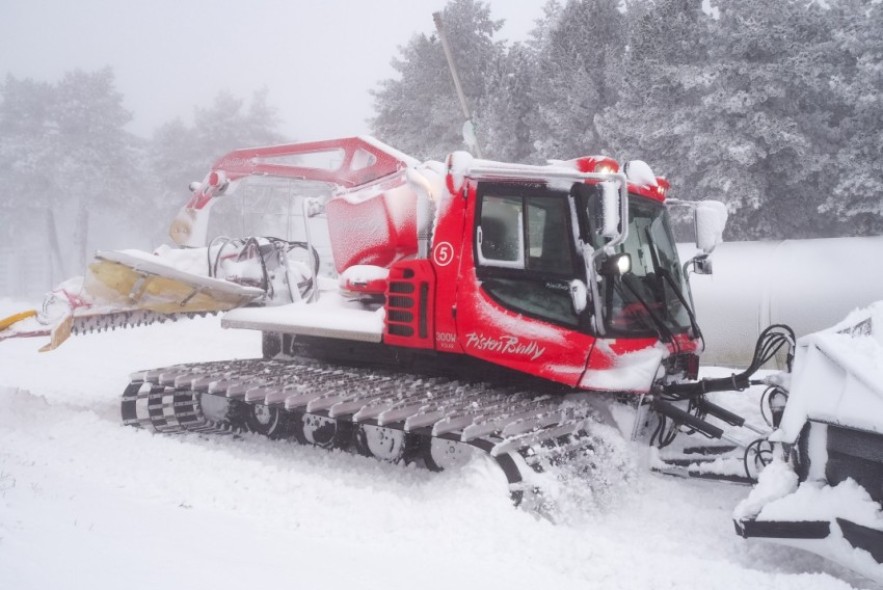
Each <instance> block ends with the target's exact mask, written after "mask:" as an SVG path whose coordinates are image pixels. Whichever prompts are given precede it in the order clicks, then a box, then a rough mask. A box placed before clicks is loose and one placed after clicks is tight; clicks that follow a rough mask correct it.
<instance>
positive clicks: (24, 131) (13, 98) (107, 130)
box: [0, 68, 137, 281]
mask: <svg viewBox="0 0 883 590" xmlns="http://www.w3.org/2000/svg"><path fill="white" fill-rule="evenodd" d="M0 96H2V102H0V161H2V162H0V182H2V184H3V185H4V187H6V190H7V197H6V198H5V199H3V201H4V203H5V207H6V208H7V211H5V212H4V213H5V215H4V221H6V222H7V223H9V225H10V226H11V227H12V228H18V230H20V231H23V232H27V234H28V235H29V236H30V238H31V239H33V236H34V235H45V236H47V240H48V243H47V244H46V246H48V247H47V248H46V250H47V251H48V252H50V253H51V267H52V269H53V270H52V272H51V275H52V277H51V280H53V281H55V280H60V279H61V278H62V277H65V276H66V275H67V274H68V270H69V269H77V270H79V269H82V268H83V267H84V265H85V262H86V259H87V256H88V250H87V244H88V240H89V234H90V219H91V218H92V215H93V212H95V211H119V212H121V211H122V210H123V209H124V207H125V205H126V204H127V202H126V200H125V198H124V196H123V189H124V187H127V186H137V183H133V182H132V178H131V173H132V171H133V170H134V169H135V168H136V167H135V165H134V155H135V152H134V149H135V145H136V143H137V141H136V139H135V138H134V137H133V136H131V135H130V134H129V133H128V132H127V131H126V130H125V125H126V124H127V123H128V121H129V119H130V118H131V115H130V113H129V112H128V111H126V109H125V108H123V105H122V95H121V94H120V93H119V92H117V91H116V88H115V80H114V75H113V72H112V70H111V69H110V68H105V69H103V70H99V71H97V72H83V71H73V72H69V73H67V74H65V75H64V76H63V78H62V79H61V80H60V81H58V82H57V83H54V84H50V83H45V82H35V81H33V80H28V79H24V80H22V79H17V78H15V77H13V76H7V78H6V80H5V82H4V83H3V85H2V86H0ZM37 216H39V217H42V218H43V219H45V225H43V227H41V228H39V231H37V228H36V227H35V226H34V223H33V220H34V218H35V217H37ZM21 228H27V229H21ZM63 231H68V232H70V231H72V233H73V235H72V237H73V240H74V242H75V248H73V249H71V250H72V251H73V252H74V253H75V255H74V257H72V258H70V257H67V256H65V255H64V254H63V252H62V249H61V247H60V239H59V233H60V232H63ZM11 233H12V232H11Z"/></svg>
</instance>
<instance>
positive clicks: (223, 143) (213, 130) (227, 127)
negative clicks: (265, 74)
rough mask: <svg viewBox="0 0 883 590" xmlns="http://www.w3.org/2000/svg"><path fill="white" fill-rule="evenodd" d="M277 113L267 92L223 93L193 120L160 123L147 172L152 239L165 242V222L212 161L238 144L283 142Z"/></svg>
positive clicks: (237, 146) (169, 219)
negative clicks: (151, 192) (248, 97)
mask: <svg viewBox="0 0 883 590" xmlns="http://www.w3.org/2000/svg"><path fill="white" fill-rule="evenodd" d="M277 127H278V116H277V113H276V109H275V108H273V107H272V106H270V104H269V103H268V100H267V92H266V90H262V91H259V92H255V93H254V94H253V95H252V98H251V102H250V104H249V105H248V106H247V107H246V103H245V100H243V99H241V98H237V97H235V96H233V95H232V94H230V93H229V92H220V93H219V94H218V95H217V96H216V97H215V99H214V101H213V102H212V105H211V106H210V107H197V108H195V109H194V117H193V124H192V125H189V126H188V125H187V124H185V123H184V122H183V121H182V120H181V119H174V120H172V121H170V122H168V123H166V124H164V125H162V126H160V127H159V128H158V129H157V130H156V131H155V132H154V135H153V138H152V140H151V142H150V145H149V148H148V153H147V155H146V159H147V170H148V171H149V174H150V176H151V178H152V179H153V181H152V185H153V186H154V187H155V188H154V190H155V196H154V204H155V207H154V211H155V214H156V215H157V217H156V219H155V220H154V221H153V223H154V227H156V228H157V229H156V230H155V231H154V232H153V239H154V240H160V241H162V240H165V239H166V234H165V230H166V227H167V224H168V223H169V222H170V221H171V220H172V219H173V218H174V215H175V213H176V212H177V211H178V209H179V208H180V207H181V206H182V205H184V203H185V202H186V201H187V187H188V185H189V184H190V183H191V182H193V181H199V180H202V178H203V176H204V175H205V174H206V172H208V170H209V168H210V167H211V165H212V163H214V162H215V160H217V159H218V158H220V157H221V156H223V155H224V154H226V153H228V152H230V151H232V150H234V149H239V148H245V147H254V146H262V145H272V144H276V143H282V142H283V141H284V140H285V138H284V137H282V136H281V135H280V134H279V133H278V132H277V131H276V129H277Z"/></svg>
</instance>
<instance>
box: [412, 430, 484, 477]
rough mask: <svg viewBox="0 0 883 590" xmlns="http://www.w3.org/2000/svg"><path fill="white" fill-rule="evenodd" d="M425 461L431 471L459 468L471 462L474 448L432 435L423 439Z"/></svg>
mask: <svg viewBox="0 0 883 590" xmlns="http://www.w3.org/2000/svg"><path fill="white" fill-rule="evenodd" d="M422 454H423V461H424V462H425V463H426V467H428V468H429V470H430V471H444V470H445V469H457V468H460V467H462V466H463V465H465V464H466V463H468V462H469V460H470V459H471V458H472V455H473V448H472V447H470V446H469V445H466V444H463V443H460V442H457V441H454V440H447V439H444V438H436V437H430V438H428V439H425V440H424V441H423V445H422Z"/></svg>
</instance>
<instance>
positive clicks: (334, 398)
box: [121, 359, 594, 504]
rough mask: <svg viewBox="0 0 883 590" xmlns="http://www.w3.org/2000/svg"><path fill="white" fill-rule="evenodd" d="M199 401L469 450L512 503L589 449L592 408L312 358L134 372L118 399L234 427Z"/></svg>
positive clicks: (163, 425) (127, 417) (138, 415)
mask: <svg viewBox="0 0 883 590" xmlns="http://www.w3.org/2000/svg"><path fill="white" fill-rule="evenodd" d="M204 395H213V396H219V397H223V398H227V399H230V400H237V401H238V402H241V403H240V405H244V406H245V407H248V405H259V404H263V405H265V406H268V407H269V408H271V409H274V410H276V411H284V412H286V413H287V414H289V415H292V414H293V415H294V417H295V418H296V419H300V418H301V417H302V416H304V415H307V414H313V415H316V416H322V417H325V418H333V419H334V420H336V421H337V422H338V424H339V425H340V424H346V423H349V424H350V425H363V424H364V425H372V426H379V427H382V428H388V429H390V430H396V431H401V432H405V433H408V434H409V435H411V436H412V437H413V436H417V437H421V438H422V439H423V441H422V442H423V444H426V443H427V442H428V440H429V439H431V438H432V437H436V438H442V439H446V440H449V441H457V442H460V443H462V444H466V445H469V446H471V447H473V448H475V449H478V450H479V451H480V452H482V453H484V454H486V455H488V456H489V457H492V458H493V460H494V461H496V463H497V465H498V466H499V467H500V468H501V470H502V471H503V473H504V474H505V475H506V478H507V480H508V482H509V489H510V493H511V495H512V499H513V501H514V502H515V503H516V504H518V503H520V502H521V501H522V500H523V499H524V497H525V493H528V494H536V493H538V492H539V490H536V489H533V488H532V484H531V483H530V482H529V480H530V479H531V478H530V475H529V474H530V473H531V472H534V473H535V472H539V471H542V470H544V469H547V468H548V467H549V466H550V465H555V464H556V463H558V462H560V461H563V460H572V459H574V458H577V457H579V456H589V455H592V454H593V453H594V449H593V446H592V443H591V440H590V437H589V436H586V429H587V426H588V424H589V422H590V420H591V418H592V417H591V415H590V410H589V408H588V407H587V406H586V405H585V404H580V403H574V402H569V401H567V400H565V398H564V397H563V396H561V395H549V394H545V395H538V394H536V393H533V392H531V391H527V390H524V389H522V388H519V387H518V386H517V385H504V384H499V385H489V384H484V383H470V382H462V381H457V380H454V379H447V378H441V377H425V376H417V375H411V374H408V373H398V372H392V371H383V370H377V369H367V368H357V367H350V366H345V365H329V364H328V363H318V362H316V361H312V360H308V359H291V360H284V361H280V360H262V359H249V360H234V361H221V362H210V363H199V364H184V365H175V366H171V367H166V368H162V369H155V370H150V371H144V372H140V373H136V374H133V375H132V382H131V383H130V385H129V386H128V387H127V388H126V391H125V393H124V394H123V399H122V405H121V411H122V418H123V421H124V423H125V424H127V425H134V426H141V427H147V428H151V429H153V430H155V431H157V432H163V433H171V432H184V431H197V432H226V431H230V430H232V429H236V428H237V425H236V424H235V423H231V422H229V421H226V420H219V421H212V420H210V419H209V418H208V417H207V416H206V414H205V413H203V411H202V407H201V399H202V396H204ZM234 422H235V421H234ZM577 460H578V459H577Z"/></svg>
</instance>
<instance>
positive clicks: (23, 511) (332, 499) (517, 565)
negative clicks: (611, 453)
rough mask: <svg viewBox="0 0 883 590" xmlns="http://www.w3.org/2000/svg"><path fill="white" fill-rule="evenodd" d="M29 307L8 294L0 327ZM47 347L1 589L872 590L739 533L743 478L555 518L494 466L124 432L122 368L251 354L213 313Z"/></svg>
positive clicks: (4, 397)
mask: <svg viewBox="0 0 883 590" xmlns="http://www.w3.org/2000/svg"><path fill="white" fill-rule="evenodd" d="M20 309H21V305H20V304H16V303H13V302H11V301H8V300H0V317H3V316H5V315H7V314H9V313H12V312H14V311H19V310H20ZM40 344H41V343H40V342H37V341H35V340H19V341H7V342H2V343H0V588H4V589H5V588H9V589H19V590H25V589H41V590H42V589H45V588H53V589H64V588H90V590H100V589H105V588H107V589H111V588H113V589H116V588H119V587H126V588H133V589H139V588H151V587H172V588H185V587H186V588H194V589H199V588H214V589H219V588H220V589H223V588H231V589H232V588H236V589H240V588H243V587H251V586H252V585H254V586H255V587H267V585H272V586H273V587H291V588H303V587H316V588H347V587H358V588H368V589H370V588H382V589H384V590H391V589H395V588H421V589H427V588H429V589H433V588H439V589H441V588H445V589H447V588H451V587H455V588H510V589H520V588H531V589H533V588H551V587H554V588H562V589H564V588H598V589H614V588H622V589H628V590H633V589H643V588H672V589H681V588H683V589H687V588H690V589H693V588H703V589H705V590H707V589H715V588H721V589H731V588H749V587H750V588H752V589H753V590H760V589H764V588H770V589H772V588H775V589H776V590H785V589H789V588H794V589H800V590H817V589H819V590H820V589H830V588H836V589H845V588H850V587H857V588H875V587H876V586H874V585H873V583H871V582H869V581H867V580H865V579H863V578H860V577H858V576H856V575H854V574H852V573H850V572H849V571H847V570H844V569H842V568H840V567H839V566H836V565H834V564H832V563H829V562H826V561H824V560H822V559H821V558H819V557H816V556H814V555H811V554H808V553H803V552H800V551H797V550H793V549H788V548H785V547H781V546H777V545H769V544H763V543H759V542H746V541H743V540H742V539H740V538H738V537H737V536H736V535H735V534H734V532H733V525H732V522H731V516H732V511H733V509H734V507H735V506H736V505H737V504H738V502H739V501H740V500H741V499H742V498H744V497H745V496H746V495H747V494H748V488H747V487H742V486H735V485H727V484H720V483H713V482H704V481H696V480H689V481H686V480H681V479H675V478H669V477H665V476H660V475H657V474H653V473H650V472H648V471H645V470H639V473H638V474H637V475H636V476H635V477H633V478H632V480H631V481H630V482H629V484H628V485H621V486H619V487H618V488H616V489H614V490H613V492H615V493H612V494H609V496H607V497H605V499H604V501H599V502H592V501H590V498H588V497H585V498H584V499H585V504H584V505H575V506H569V507H566V512H564V513H563V516H564V517H566V518H565V520H566V522H563V523H558V524H552V523H551V522H549V521H547V520H544V519H539V518H537V517H535V516H532V515H530V514H528V513H526V512H524V511H521V510H516V509H513V508H512V507H511V505H510V503H509V500H508V497H507V493H506V490H505V485H504V481H503V480H502V479H501V477H500V476H499V475H498V474H497V473H496V471H495V469H494V468H492V467H491V466H489V465H488V464H486V463H484V462H482V461H474V462H472V463H470V464H469V465H468V466H467V467H466V468H464V469H463V470H462V471H459V472H456V473H442V474H432V473H428V472H425V471H422V470H418V469H413V468H406V467H400V466H394V465H386V464H382V463H379V462H377V461H374V460H371V459H366V458H361V457H356V456H352V455H348V454H344V453H327V452H324V451H320V450H315V449H311V448H305V447H301V446H298V445H295V444H290V443H285V442H272V441H268V440H264V439H261V438H258V437H253V436H241V437H223V436H217V437H203V436H197V435H178V436H161V435H154V434H151V433H149V432H147V431H144V430H138V429H135V428H126V427H123V426H121V425H120V418H119V409H118V399H119V396H120V394H121V393H122V390H123V388H124V387H125V385H126V383H127V378H128V374H129V373H130V372H132V371H136V370H139V369H144V368H153V367H159V366H163V365H168V364H174V363H178V362H185V361H206V360H214V359H227V358H241V357H253V356H257V355H259V352H260V350H259V349H260V338H259V336H258V334H256V333H250V332H243V331H228V330H222V329H221V328H220V327H219V321H218V320H217V319H216V318H207V319H201V320H193V321H189V322H180V323H174V324H164V325H155V326H150V327H147V328H142V329H138V330H123V331H118V332H115V333H112V334H99V335H88V336H80V337H75V338H72V339H71V341H70V342H68V343H66V344H65V345H64V346H63V347H61V348H60V349H59V350H57V351H54V352H51V353H45V354H40V353H37V352H36V349H37V348H38V347H39V345H40ZM633 452H634V453H635V458H636V461H637V462H638V463H639V464H640V463H642V462H646V457H644V453H645V451H643V450H642V449H640V448H635V449H634V450H633Z"/></svg>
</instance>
